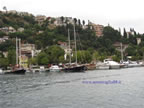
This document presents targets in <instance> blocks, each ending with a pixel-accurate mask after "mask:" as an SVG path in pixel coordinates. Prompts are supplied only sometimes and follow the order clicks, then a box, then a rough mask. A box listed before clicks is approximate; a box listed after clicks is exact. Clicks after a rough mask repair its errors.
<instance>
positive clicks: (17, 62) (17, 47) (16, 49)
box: [16, 37, 18, 65]
mask: <svg viewBox="0 0 144 108" xmlns="http://www.w3.org/2000/svg"><path fill="white" fill-rule="evenodd" d="M17 41H18V40H17V37H16V65H17V64H18V42H17Z"/></svg>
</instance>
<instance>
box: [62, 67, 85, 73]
mask: <svg viewBox="0 0 144 108" xmlns="http://www.w3.org/2000/svg"><path fill="white" fill-rule="evenodd" d="M85 70H87V68H86V66H74V67H67V68H64V69H63V71H64V72H84V71H85Z"/></svg>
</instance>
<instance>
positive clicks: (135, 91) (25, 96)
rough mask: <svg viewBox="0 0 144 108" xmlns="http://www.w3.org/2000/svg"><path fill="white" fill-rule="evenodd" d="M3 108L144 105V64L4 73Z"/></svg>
mask: <svg viewBox="0 0 144 108" xmlns="http://www.w3.org/2000/svg"><path fill="white" fill-rule="evenodd" d="M106 82H107V83H106ZM0 108H144V67H139V68H127V69H119V70H94V71H86V72H85V73H64V72H53V73H51V72H49V73H48V72H47V73H46V72H43V73H35V74H30V73H28V74H26V75H0Z"/></svg>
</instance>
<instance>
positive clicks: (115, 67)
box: [109, 65, 120, 69]
mask: <svg viewBox="0 0 144 108" xmlns="http://www.w3.org/2000/svg"><path fill="white" fill-rule="evenodd" d="M109 67H110V69H119V68H120V65H110V66H109Z"/></svg>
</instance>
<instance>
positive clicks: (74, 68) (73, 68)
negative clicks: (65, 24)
mask: <svg viewBox="0 0 144 108" xmlns="http://www.w3.org/2000/svg"><path fill="white" fill-rule="evenodd" d="M68 41H69V57H70V60H69V65H68V66H65V67H64V68H63V71H64V72H84V71H85V70H86V66H84V65H78V63H77V45H76V32H75V24H74V42H75V59H76V61H75V63H71V53H70V33H69V29H68Z"/></svg>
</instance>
